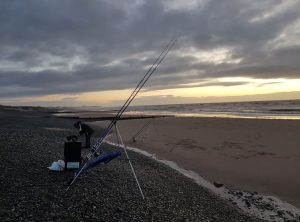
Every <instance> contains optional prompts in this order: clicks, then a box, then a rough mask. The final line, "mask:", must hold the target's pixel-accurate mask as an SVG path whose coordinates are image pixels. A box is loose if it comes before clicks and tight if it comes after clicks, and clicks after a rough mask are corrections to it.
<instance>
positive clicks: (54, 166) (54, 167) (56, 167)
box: [48, 160, 65, 171]
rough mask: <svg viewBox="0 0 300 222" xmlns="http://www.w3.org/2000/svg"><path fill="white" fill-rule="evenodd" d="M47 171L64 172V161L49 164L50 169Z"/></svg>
mask: <svg viewBox="0 0 300 222" xmlns="http://www.w3.org/2000/svg"><path fill="white" fill-rule="evenodd" d="M48 169H49V170H53V171H64V170H65V161H63V160H58V161H55V162H53V163H52V164H51V166H50V167H48Z"/></svg>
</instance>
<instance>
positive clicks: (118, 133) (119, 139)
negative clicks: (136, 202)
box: [114, 123, 145, 199]
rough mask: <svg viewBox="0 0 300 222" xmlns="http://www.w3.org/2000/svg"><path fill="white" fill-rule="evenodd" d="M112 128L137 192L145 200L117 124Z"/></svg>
mask: <svg viewBox="0 0 300 222" xmlns="http://www.w3.org/2000/svg"><path fill="white" fill-rule="evenodd" d="M114 128H115V132H116V136H117V141H118V146H120V147H122V148H123V150H124V153H125V155H126V159H127V160H128V163H129V165H130V168H131V172H132V174H133V176H134V179H135V181H136V184H137V186H138V189H139V192H140V194H141V196H142V198H143V199H145V196H144V194H143V190H142V188H141V185H140V183H139V180H138V178H137V176H136V173H135V170H134V168H133V165H132V163H131V160H130V158H129V156H128V153H127V150H126V146H125V144H124V142H123V139H122V137H121V134H120V131H119V128H118V126H117V123H114Z"/></svg>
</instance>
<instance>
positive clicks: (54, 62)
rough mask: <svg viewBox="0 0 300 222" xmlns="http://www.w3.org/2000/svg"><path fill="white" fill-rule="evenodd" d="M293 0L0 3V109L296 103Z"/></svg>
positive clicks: (299, 58) (298, 31)
mask: <svg viewBox="0 0 300 222" xmlns="http://www.w3.org/2000/svg"><path fill="white" fill-rule="evenodd" d="M299 8H300V1H299V0H282V1H280V0H257V1H255V0H242V1H241V0H226V1H220V0H199V1H196V0H190V1H186V0H174V1H171V0H170V1H167V0H132V1H131V0H120V1H109V0H107V1H100V0H89V1H86V0H81V1H80V0H51V1H50V0H35V1H31V0H27V1H14V0H2V1H0V33H1V35H0V104H11V105H18V104H19V105H49V106H56V105H65V106H80V105H87V106H88V105H103V106H110V105H118V104H121V103H122V101H123V100H124V99H125V98H126V97H127V96H128V95H129V93H130V90H131V89H132V88H134V87H135V85H136V84H137V82H138V81H139V80H140V79H141V78H142V76H143V75H144V73H145V72H146V70H147V69H148V68H149V65H151V64H152V62H153V61H154V60H155V57H156V56H157V55H158V54H159V53H160V51H161V50H162V49H163V47H164V46H165V45H166V43H167V42H168V41H169V40H170V39H171V38H172V36H174V34H176V33H179V34H180V38H179V39H178V41H177V43H176V45H175V47H174V49H173V50H172V51H171V52H170V54H169V55H168V57H167V58H166V59H165V60H164V62H163V63H162V64H161V66H160V67H159V69H158V71H157V72H156V73H155V74H154V75H153V77H152V78H151V79H150V81H149V82H148V83H147V85H146V87H145V90H143V92H142V93H141V94H140V96H139V97H138V98H137V100H136V101H135V104H165V103H191V102H220V101H247V100H264V99H268V100H269V99H300V89H299V87H300V38H299V37H300V10H299Z"/></svg>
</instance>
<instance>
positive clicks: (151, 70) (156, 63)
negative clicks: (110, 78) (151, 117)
mask: <svg viewBox="0 0 300 222" xmlns="http://www.w3.org/2000/svg"><path fill="white" fill-rule="evenodd" d="M177 39H178V36H174V37H173V38H172V39H171V40H170V41H169V42H168V44H167V45H166V46H165V48H164V49H163V50H162V52H161V53H160V54H159V56H158V57H157V59H156V60H155V61H154V62H153V64H152V65H151V67H150V68H149V69H148V71H147V72H146V74H145V75H144V76H143V78H142V79H141V80H140V82H139V83H138V85H137V86H136V87H135V89H134V90H133V91H132V93H131V95H130V96H129V97H128V99H127V100H126V102H125V103H124V104H123V106H122V107H121V109H120V110H119V111H118V113H117V114H116V116H115V118H114V119H113V120H112V121H111V122H110V124H109V125H108V127H107V128H106V130H105V131H104V133H103V134H102V136H101V137H100V138H99V139H98V141H97V142H96V143H95V144H94V145H93V147H92V149H91V151H90V152H89V153H88V154H87V155H86V157H85V159H84V160H83V164H82V165H81V166H80V168H79V169H78V170H77V172H76V173H75V174H74V176H73V178H72V179H71V180H70V181H69V183H68V187H67V190H69V188H70V187H71V185H72V184H73V183H74V182H75V181H76V179H77V178H78V176H79V175H80V174H81V173H82V171H83V169H84V168H85V166H86V165H87V163H88V161H89V160H90V159H91V158H92V157H93V156H94V155H95V154H97V151H98V150H99V148H100V146H101V144H102V143H103V140H104V139H105V138H106V136H107V135H108V134H109V133H110V132H111V130H112V128H113V127H114V126H115V125H116V123H117V121H118V120H119V119H120V118H121V116H122V114H123V113H124V112H125V110H126V109H127V107H128V106H129V105H130V103H131V102H132V100H133V99H134V98H135V97H136V96H137V94H138V93H139V92H140V90H141V89H142V88H143V86H144V85H145V84H146V82H147V81H148V79H149V78H150V77H151V75H152V74H153V73H154V72H155V71H156V70H157V68H158V66H159V65H160V64H161V62H162V61H163V60H164V59H165V57H166V56H167V54H168V53H169V51H170V50H171V48H172V47H173V46H174V45H175V43H176V41H177Z"/></svg>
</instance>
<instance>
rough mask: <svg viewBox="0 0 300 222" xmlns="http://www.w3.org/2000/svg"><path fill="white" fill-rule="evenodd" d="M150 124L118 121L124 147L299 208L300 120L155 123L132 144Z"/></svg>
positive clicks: (174, 119)
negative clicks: (278, 199)
mask: <svg viewBox="0 0 300 222" xmlns="http://www.w3.org/2000/svg"><path fill="white" fill-rule="evenodd" d="M148 121H149V120H147V119H144V120H124V121H119V129H120V132H121V134H122V136H123V139H124V141H125V143H126V145H128V146H131V147H137V148H139V149H142V150H145V151H147V152H149V153H153V154H156V155H157V156H158V158H162V159H166V160H171V161H174V162H176V163H177V164H178V165H179V166H180V167H182V168H185V169H188V170H193V171H195V172H196V173H198V174H199V175H201V176H202V177H204V178H206V179H207V180H209V181H212V182H213V181H216V182H218V183H222V184H225V185H226V186H227V187H232V188H237V189H240V190H246V191H256V192H258V193H261V194H267V195H272V196H275V197H278V198H280V199H281V200H283V201H287V202H288V203H291V204H293V205H294V206H296V207H298V208H299V207H300V177H299V176H298V175H299V171H300V121H299V120H267V119H232V118H183V117H168V118H159V119H155V120H154V121H153V122H151V123H150V124H149V126H148V127H146V128H145V129H144V130H143V131H142V132H141V134H140V135H139V136H137V137H136V139H135V141H133V139H132V137H133V136H134V135H135V134H136V133H137V132H138V131H139V130H140V129H141V128H142V127H143V126H144V125H145V124H146V123H147V122H148ZM105 124H106V123H104V122H98V125H101V126H103V127H104V126H105ZM110 140H112V141H114V139H113V137H111V138H110Z"/></svg>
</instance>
